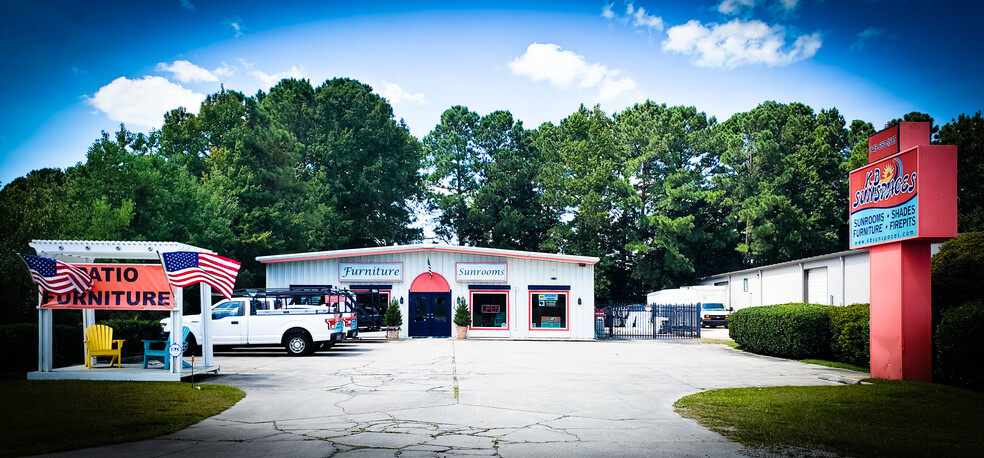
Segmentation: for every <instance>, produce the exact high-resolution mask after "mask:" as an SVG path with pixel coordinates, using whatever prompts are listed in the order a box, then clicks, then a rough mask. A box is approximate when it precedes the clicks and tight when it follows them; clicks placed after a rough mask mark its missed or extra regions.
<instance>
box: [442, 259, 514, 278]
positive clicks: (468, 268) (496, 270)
mask: <svg viewBox="0 0 984 458" xmlns="http://www.w3.org/2000/svg"><path fill="white" fill-rule="evenodd" d="M454 266H455V269H454V275H455V280H457V281H459V282H464V281H498V282H504V281H506V278H507V271H508V269H507V268H506V263H504V262H459V263H455V265H454Z"/></svg>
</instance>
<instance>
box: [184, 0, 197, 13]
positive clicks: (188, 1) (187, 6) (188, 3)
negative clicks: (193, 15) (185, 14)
mask: <svg viewBox="0 0 984 458" xmlns="http://www.w3.org/2000/svg"><path fill="white" fill-rule="evenodd" d="M181 6H183V7H185V9H188V10H191V11H195V5H194V4H193V3H191V0H181Z"/></svg>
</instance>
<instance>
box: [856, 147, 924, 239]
mask: <svg viewBox="0 0 984 458" xmlns="http://www.w3.org/2000/svg"><path fill="white" fill-rule="evenodd" d="M916 154H917V152H916V151H915V150H910V151H909V152H907V153H903V154H899V155H896V156H892V157H890V158H886V159H883V160H881V161H878V162H875V163H873V164H869V165H868V166H866V167H863V168H860V169H858V170H855V171H853V172H851V195H850V196H851V203H850V213H851V219H850V231H851V248H861V247H864V246H869V245H877V244H880V243H885V242H893V241H897V240H903V239H908V238H912V237H916V236H918V235H919V195H918V193H917V192H916V191H917V184H918V179H919V175H918V171H917V170H916V167H917V156H916Z"/></svg>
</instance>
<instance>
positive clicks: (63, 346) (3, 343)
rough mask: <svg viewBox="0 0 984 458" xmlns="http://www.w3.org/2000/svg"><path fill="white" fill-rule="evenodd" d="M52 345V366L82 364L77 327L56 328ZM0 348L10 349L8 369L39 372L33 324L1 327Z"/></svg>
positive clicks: (36, 334)
mask: <svg viewBox="0 0 984 458" xmlns="http://www.w3.org/2000/svg"><path fill="white" fill-rule="evenodd" d="M52 345H53V348H52V350H51V356H52V359H53V361H52V366H53V367H63V366H70V365H73V364H81V363H82V359H83V355H82V351H83V350H82V348H83V347H82V330H81V329H80V328H79V327H78V326H66V325H55V326H53V327H52ZM0 348H5V349H7V350H8V351H7V355H6V358H5V359H4V365H5V367H6V369H5V370H11V371H36V370H38V325H37V324H34V323H16V324H5V325H0Z"/></svg>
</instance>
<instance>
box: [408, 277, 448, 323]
mask: <svg viewBox="0 0 984 458" xmlns="http://www.w3.org/2000/svg"><path fill="white" fill-rule="evenodd" d="M409 308H410V310H409V312H410V317H409V324H410V327H409V329H407V331H408V335H409V336H410V337H451V287H450V285H448V281H447V280H445V279H444V277H443V276H441V275H440V274H437V273H434V274H430V273H423V274H420V275H418V276H417V278H416V279H414V281H413V283H412V284H411V285H410V307H409Z"/></svg>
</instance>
